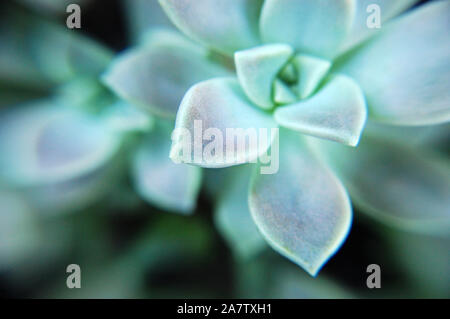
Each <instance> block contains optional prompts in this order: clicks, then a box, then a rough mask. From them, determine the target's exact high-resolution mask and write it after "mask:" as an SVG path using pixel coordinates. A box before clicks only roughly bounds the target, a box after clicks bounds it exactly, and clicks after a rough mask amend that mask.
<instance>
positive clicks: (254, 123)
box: [170, 78, 277, 168]
mask: <svg viewBox="0 0 450 319" xmlns="http://www.w3.org/2000/svg"><path fill="white" fill-rule="evenodd" d="M273 128H277V125H276V123H275V121H274V120H273V119H272V117H271V116H270V115H269V114H266V113H264V112H262V111H260V110H259V109H258V108H257V107H256V106H254V105H253V104H252V103H251V102H250V101H249V100H248V99H247V97H246V96H245V93H244V92H243V91H242V89H241V87H240V85H239V82H238V81H237V79H235V78H217V79H213V80H208V81H204V82H201V83H199V84H196V85H195V86H193V87H192V88H191V89H189V91H188V92H187V93H186V95H185V96H184V98H183V101H182V102H181V106H180V110H179V111H178V114H177V120H176V126H175V129H176V130H175V131H174V134H173V135H172V149H171V152H170V157H171V158H172V160H173V161H174V162H177V163H179V162H184V163H191V164H196V165H199V166H202V167H210V168H213V167H214V168H217V167H227V166H232V165H238V164H243V163H247V162H253V161H256V160H257V158H258V157H259V156H260V155H262V154H265V152H266V151H267V149H268V148H269V147H270V144H271V141H272V140H273V139H274V138H275V137H276V136H277V134H274V130H272V129H273ZM213 137H214V138H213ZM255 139H256V140H257V141H258V142H257V143H252V141H253V142H254V141H255ZM235 140H237V141H236V142H235ZM261 141H266V142H267V143H261ZM213 151H214V154H213Z"/></svg>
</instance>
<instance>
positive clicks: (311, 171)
mask: <svg viewBox="0 0 450 319" xmlns="http://www.w3.org/2000/svg"><path fill="white" fill-rule="evenodd" d="M249 206H250V211H251V213H252V216H253V219H254V221H255V223H256V225H257V226H258V228H259V230H260V231H261V233H262V234H263V236H264V237H265V238H266V240H267V241H268V243H269V244H270V245H271V246H272V247H273V248H274V249H275V250H276V251H278V252H279V253H281V254H282V255H284V256H286V257H287V258H289V259H291V260H292V261H294V262H295V263H297V264H298V265H300V266H301V267H302V268H304V269H305V270H306V271H307V272H308V273H310V274H311V275H313V276H315V275H316V274H317V273H318V271H319V270H320V268H321V267H322V265H323V264H324V263H325V262H326V261H327V260H328V259H329V258H330V257H331V256H332V255H333V254H334V253H335V252H336V250H337V249H338V248H339V246H340V245H341V244H342V242H343V241H344V239H345V238H346V236H347V233H348V231H349V228H350V225H351V219H352V210H351V205H350V200H349V198H348V196H347V193H346V191H345V189H344V187H343V186H342V185H341V183H340V182H339V180H338V179H337V178H336V177H335V176H334V175H333V174H332V173H331V172H330V171H329V170H328V168H327V167H325V166H324V165H322V164H321V162H320V161H319V160H318V159H317V158H316V157H315V156H314V155H313V154H312V153H311V152H310V151H309V150H308V147H307V145H306V144H305V142H304V140H302V138H301V137H300V135H299V134H297V133H295V132H292V131H288V130H281V131H280V168H279V171H278V172H277V173H275V174H272V175H262V174H255V175H254V176H253V179H252V182H251V185H250V195H249Z"/></svg>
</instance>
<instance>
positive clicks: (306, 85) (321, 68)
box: [293, 55, 331, 99]
mask: <svg viewBox="0 0 450 319" xmlns="http://www.w3.org/2000/svg"><path fill="white" fill-rule="evenodd" d="M293 63H294V65H295V66H296V68H297V70H298V71H297V73H298V79H297V85H296V91H297V95H298V96H299V98H300V99H306V98H307V97H309V96H310V95H311V94H312V93H313V92H314V91H315V90H316V89H317V87H318V86H319V84H320V82H321V81H322V80H323V78H324V77H325V75H326V74H327V73H328V70H329V69H330V67H331V62H330V61H327V60H324V59H319V58H316V57H312V56H308V55H297V56H295V58H294V59H293Z"/></svg>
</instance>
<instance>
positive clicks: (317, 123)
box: [275, 75, 367, 146]
mask: <svg viewBox="0 0 450 319" xmlns="http://www.w3.org/2000/svg"><path fill="white" fill-rule="evenodd" d="M366 118H367V111H366V103H365V100H364V95H363V94H362V92H361V89H360V88H359V86H358V85H357V84H356V83H355V82H354V81H353V80H352V79H350V78H348V77H346V76H342V75H337V76H335V77H333V78H332V79H331V80H330V81H329V82H328V83H326V84H325V86H324V87H322V88H321V90H320V91H319V92H318V93H317V94H315V95H314V96H313V97H311V98H310V99H307V100H305V101H301V102H298V103H296V104H291V105H288V106H285V107H280V108H278V109H277V110H276V111H275V119H276V121H277V122H278V123H279V124H280V125H282V126H284V127H288V128H290V129H293V130H297V131H300V132H302V133H305V134H309V135H313V136H318V137H322V138H326V139H330V140H333V141H337V142H340V143H344V144H348V145H351V146H355V145H357V144H358V142H359V137H360V135H361V132H362V129H363V127H364V124H365V122H366Z"/></svg>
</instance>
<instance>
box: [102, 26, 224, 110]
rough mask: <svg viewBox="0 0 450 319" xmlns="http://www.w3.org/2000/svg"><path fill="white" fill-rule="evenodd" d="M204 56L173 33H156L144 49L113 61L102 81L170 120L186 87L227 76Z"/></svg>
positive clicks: (204, 54)
mask: <svg viewBox="0 0 450 319" xmlns="http://www.w3.org/2000/svg"><path fill="white" fill-rule="evenodd" d="M207 54H208V53H207V51H206V50H204V49H202V48H201V47H199V46H195V45H193V44H192V43H190V42H189V41H187V40H186V39H184V38H183V37H182V36H180V35H178V34H177V33H173V32H170V31H157V32H156V34H153V35H152V36H151V37H150V40H148V42H146V43H145V45H144V46H141V47H138V48H136V49H132V50H130V51H128V52H125V53H123V54H122V55H120V56H119V57H118V58H116V59H115V61H114V62H113V64H112V65H111V66H110V68H109V70H108V71H107V72H106V73H105V74H104V75H103V80H104V82H105V83H106V84H107V85H108V86H109V87H110V88H111V89H112V90H113V91H114V92H116V94H118V95H119V96H120V97H121V98H123V99H125V100H127V101H128V102H130V103H133V104H136V105H138V106H140V107H143V108H145V109H146V110H149V111H152V112H153V113H155V114H156V115H160V116H164V117H172V118H174V117H175V114H176V112H177V109H178V106H179V105H180V102H181V99H182V97H183V95H184V93H185V92H186V91H187V90H188V89H189V87H190V86H192V85H194V84H195V83H197V82H200V81H203V80H206V79H209V78H213V77H217V76H225V75H228V74H229V72H228V71H227V70H225V69H223V68H222V67H220V66H219V65H217V64H214V63H213V62H211V61H209V60H208V59H207Z"/></svg>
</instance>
